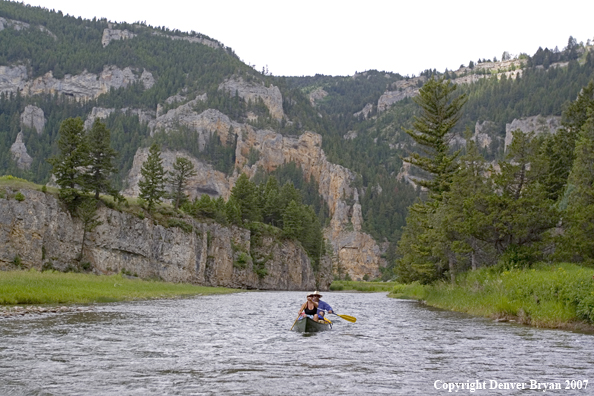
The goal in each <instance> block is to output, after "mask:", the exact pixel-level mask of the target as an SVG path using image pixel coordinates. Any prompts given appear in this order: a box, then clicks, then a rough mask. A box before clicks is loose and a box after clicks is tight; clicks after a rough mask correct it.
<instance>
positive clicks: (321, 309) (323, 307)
mask: <svg viewBox="0 0 594 396" xmlns="http://www.w3.org/2000/svg"><path fill="white" fill-rule="evenodd" d="M311 296H312V297H313V301H314V303H318V318H319V320H324V319H325V318H324V314H325V312H326V311H328V313H334V310H333V309H332V307H331V306H330V304H328V303H327V302H325V301H322V300H320V298H322V295H321V294H320V293H318V291H317V290H316V291H315V292H313V294H312V295H311Z"/></svg>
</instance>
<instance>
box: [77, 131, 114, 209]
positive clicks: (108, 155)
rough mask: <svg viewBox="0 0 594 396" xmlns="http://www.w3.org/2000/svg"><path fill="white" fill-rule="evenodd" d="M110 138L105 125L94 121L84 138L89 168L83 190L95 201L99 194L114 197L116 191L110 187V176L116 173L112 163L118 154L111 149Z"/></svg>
mask: <svg viewBox="0 0 594 396" xmlns="http://www.w3.org/2000/svg"><path fill="white" fill-rule="evenodd" d="M110 140H111V136H110V131H109V129H107V128H106V126H105V124H104V123H102V122H101V121H99V119H95V122H93V126H92V127H91V130H90V131H89V133H88V134H87V136H86V142H87V146H88V149H89V166H88V168H87V171H86V173H85V188H86V189H87V190H89V191H92V192H93V193H94V195H95V199H99V194H100V193H108V194H111V195H113V196H114V197H116V196H117V195H118V192H117V190H115V189H114V188H113V187H112V186H111V179H110V177H111V175H112V174H113V173H116V172H117V168H116V167H115V166H114V164H113V161H114V159H115V158H116V157H117V155H118V153H117V152H116V151H115V150H114V149H112V148H111V141H110Z"/></svg>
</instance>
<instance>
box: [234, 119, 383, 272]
mask: <svg viewBox="0 0 594 396" xmlns="http://www.w3.org/2000/svg"><path fill="white" fill-rule="evenodd" d="M251 148H254V149H256V150H258V151H259V152H260V159H259V160H258V161H257V162H256V163H255V164H254V165H252V166H251V167H248V166H247V163H248V160H247V157H248V154H249V151H250V149H251ZM235 154H236V163H235V166H236V168H240V169H242V172H245V173H246V174H248V175H249V176H250V177H251V176H253V175H254V174H255V172H256V170H257V168H258V167H259V166H261V167H263V168H264V169H266V170H268V171H272V170H274V169H276V168H277V167H279V166H280V165H283V164H285V163H288V162H295V163H296V164H297V165H299V166H300V167H301V169H302V170H303V173H304V176H305V177H306V178H308V179H309V178H310V177H313V178H314V179H315V180H316V181H317V182H318V185H319V193H320V195H321V196H322V197H323V198H324V201H326V203H327V204H328V208H329V210H330V215H331V217H332V219H331V221H330V227H329V228H328V229H326V231H325V233H324V235H325V237H326V238H327V239H328V240H329V241H330V243H331V245H332V249H333V254H334V256H339V257H341V258H344V260H341V265H342V270H343V271H346V272H348V273H349V274H350V275H351V277H352V278H353V279H361V278H363V276H364V275H365V274H367V275H369V276H370V277H371V278H375V277H378V276H379V275H380V270H379V268H380V267H381V266H385V264H386V263H385V261H384V260H383V259H382V258H381V257H380V256H381V251H380V250H381V249H380V248H379V246H378V245H377V243H376V242H375V241H374V240H373V238H372V237H371V236H369V235H367V234H365V233H363V232H361V224H362V223H363V217H362V214H361V205H360V204H359V202H358V201H359V196H358V193H357V190H356V189H353V188H352V187H351V183H352V182H353V181H354V179H355V175H354V174H353V173H352V172H351V171H350V170H349V169H347V168H345V167H343V166H340V165H336V164H333V163H331V162H329V161H328V160H327V159H326V154H325V153H324V151H323V150H322V137H321V136H320V135H318V134H316V133H313V132H305V133H303V134H302V135H300V136H299V137H286V136H285V137H283V136H282V135H280V134H277V133H275V132H273V131H267V130H258V131H256V130H254V129H252V128H251V127H249V126H247V127H246V128H245V131H244V133H243V134H242V135H241V136H239V137H238V140H237V148H236V153H235ZM346 200H353V201H354V204H352V205H350V204H348V203H347V202H346ZM345 246H348V249H345Z"/></svg>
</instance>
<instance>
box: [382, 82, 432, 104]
mask: <svg viewBox="0 0 594 396" xmlns="http://www.w3.org/2000/svg"><path fill="white" fill-rule="evenodd" d="M425 81H427V78H426V77H425V76H421V77H416V78H411V79H408V80H401V81H396V82H395V83H393V84H392V91H386V92H384V94H383V95H382V96H380V98H379V100H378V101H377V111H378V112H382V111H385V110H386V109H388V108H389V107H390V106H392V105H393V104H394V103H397V102H400V101H401V100H404V99H406V98H412V97H413V96H417V95H418V94H419V87H420V86H422V85H423V83H425Z"/></svg>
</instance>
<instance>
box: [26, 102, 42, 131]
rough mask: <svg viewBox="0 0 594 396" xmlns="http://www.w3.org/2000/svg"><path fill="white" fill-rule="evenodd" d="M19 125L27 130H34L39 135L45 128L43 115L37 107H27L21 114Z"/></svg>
mask: <svg viewBox="0 0 594 396" xmlns="http://www.w3.org/2000/svg"><path fill="white" fill-rule="evenodd" d="M21 125H22V126H26V127H28V128H34V129H35V130H36V131H37V133H38V134H39V135H41V134H42V133H43V128H45V114H44V113H43V110H42V109H40V108H39V107H37V106H32V105H27V106H25V110H23V113H22V114H21Z"/></svg>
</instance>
